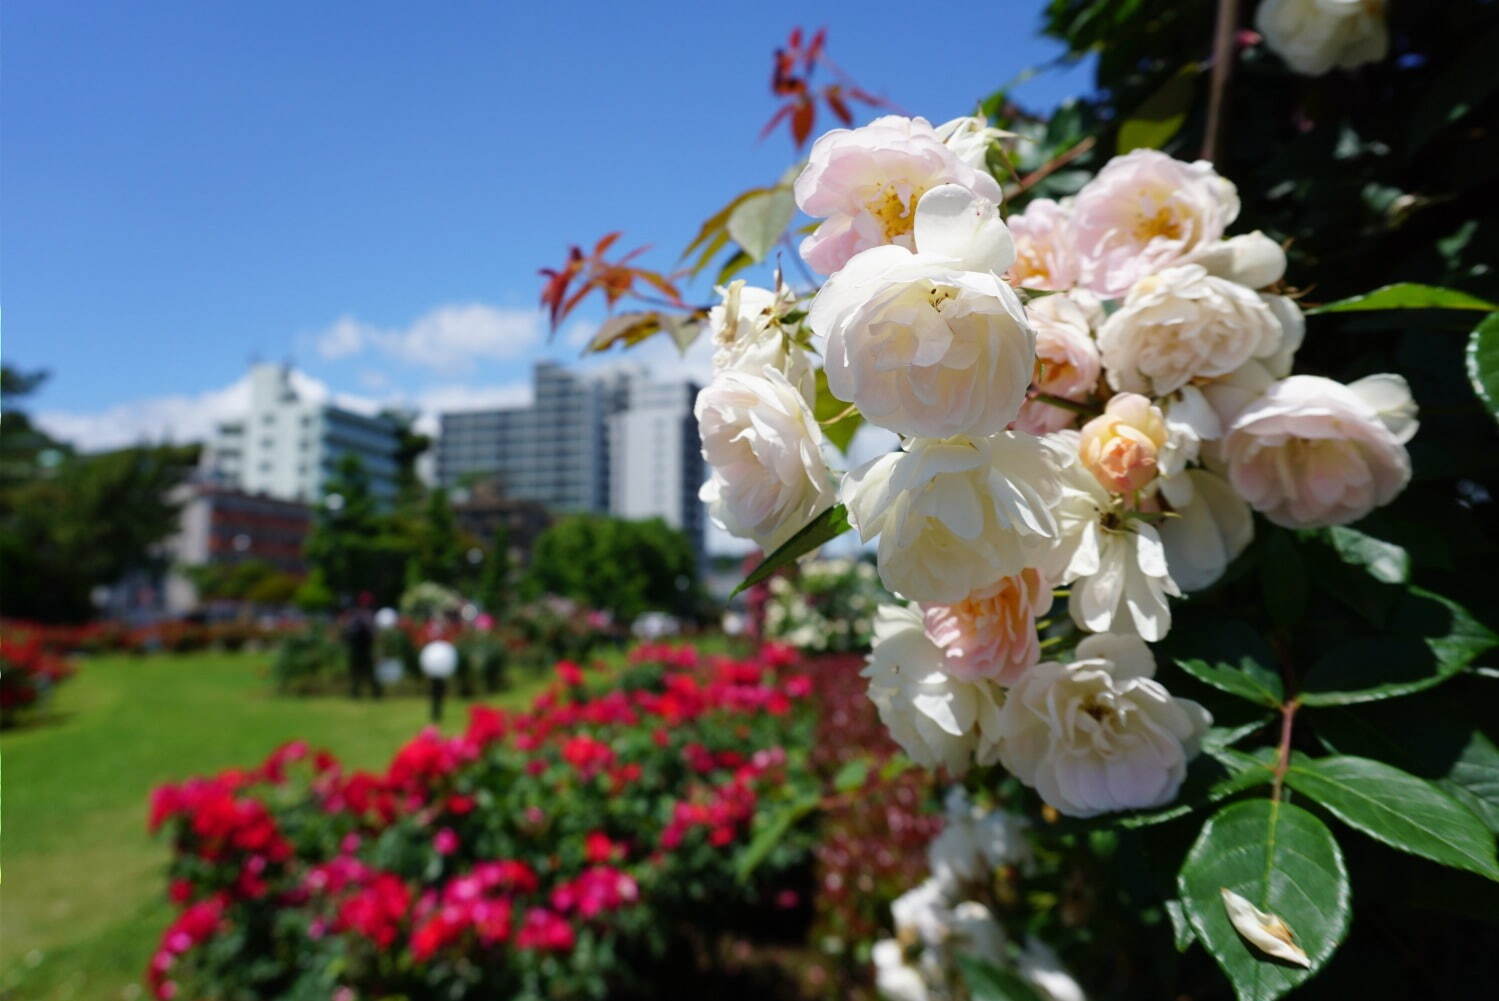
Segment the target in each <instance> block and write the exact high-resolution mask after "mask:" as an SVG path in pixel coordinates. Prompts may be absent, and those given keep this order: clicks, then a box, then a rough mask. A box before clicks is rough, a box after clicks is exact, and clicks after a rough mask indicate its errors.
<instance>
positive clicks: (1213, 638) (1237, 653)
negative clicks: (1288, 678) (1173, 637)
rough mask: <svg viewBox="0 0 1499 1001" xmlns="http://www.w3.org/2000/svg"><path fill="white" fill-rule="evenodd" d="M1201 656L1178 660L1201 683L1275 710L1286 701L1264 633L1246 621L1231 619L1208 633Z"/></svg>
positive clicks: (1182, 667) (1178, 663) (1196, 646)
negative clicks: (1251, 626)
mask: <svg viewBox="0 0 1499 1001" xmlns="http://www.w3.org/2000/svg"><path fill="white" fill-rule="evenodd" d="M1200 641H1201V644H1202V645H1201V646H1199V645H1197V644H1194V645H1193V646H1192V647H1190V649H1201V650H1202V652H1203V655H1202V656H1201V657H1193V658H1189V659H1183V660H1178V661H1177V662H1176V663H1177V666H1178V667H1180V668H1181V669H1182V670H1183V671H1186V672H1187V673H1188V674H1190V675H1192V677H1194V678H1196V679H1197V680H1198V681H1201V682H1204V683H1206V684H1209V685H1212V686H1213V687H1214V688H1217V689H1219V690H1220V691H1224V692H1228V693H1229V694H1230V695H1237V696H1238V697H1239V698H1241V699H1248V700H1249V701H1250V702H1256V703H1259V704H1260V705H1262V706H1270V707H1271V708H1274V707H1276V706H1279V705H1280V704H1281V702H1283V701H1284V700H1285V697H1286V693H1285V688H1284V686H1282V684H1281V680H1280V674H1279V673H1278V672H1277V671H1276V670H1275V668H1274V667H1273V666H1272V665H1273V664H1274V663H1275V654H1274V652H1273V651H1271V649H1270V647H1269V646H1268V645H1267V644H1266V643H1265V641H1264V639H1262V638H1261V637H1260V634H1259V633H1257V632H1255V631H1254V630H1253V629H1252V628H1250V626H1248V625H1247V624H1245V623H1243V622H1239V621H1237V620H1234V619H1230V620H1227V621H1224V622H1221V623H1218V624H1217V625H1216V626H1215V627H1214V628H1213V630H1212V631H1211V633H1206V632H1205V633H1204V634H1203V635H1202V636H1201V638H1200Z"/></svg>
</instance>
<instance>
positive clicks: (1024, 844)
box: [926, 786, 1033, 895]
mask: <svg viewBox="0 0 1499 1001" xmlns="http://www.w3.org/2000/svg"><path fill="white" fill-rule="evenodd" d="M945 812H946V823H945V824H944V825H943V827H942V833H940V834H938V835H937V836H936V837H935V838H933V839H932V841H931V843H930V844H929V845H927V850H926V857H927V865H928V866H929V867H930V868H931V870H932V878H933V879H935V880H936V881H937V882H938V883H939V884H940V885H941V886H942V887H943V888H944V889H945V890H946V891H947V892H948V894H949V895H953V894H956V893H958V892H959V891H960V890H961V889H963V888H964V887H967V886H971V885H972V884H975V883H978V882H980V881H982V880H985V879H987V878H988V877H989V874H990V872H991V871H992V870H994V869H996V868H998V867H999V866H1004V865H1015V866H1021V867H1028V866H1029V865H1030V863H1031V861H1032V859H1033V856H1032V853H1031V845H1030V841H1029V840H1028V838H1027V837H1026V832H1027V830H1028V829H1029V827H1030V825H1029V824H1028V823H1027V822H1026V820H1025V818H1024V817H1022V816H1020V815H1018V814H1012V813H1008V812H1006V811H1005V810H999V809H996V810H988V811H986V810H982V809H980V808H978V807H976V806H974V805H973V804H972V803H971V802H970V801H969V799H968V795H967V793H965V792H964V790H963V787H962V786H953V788H952V789H950V790H948V794H947V801H946V811H945Z"/></svg>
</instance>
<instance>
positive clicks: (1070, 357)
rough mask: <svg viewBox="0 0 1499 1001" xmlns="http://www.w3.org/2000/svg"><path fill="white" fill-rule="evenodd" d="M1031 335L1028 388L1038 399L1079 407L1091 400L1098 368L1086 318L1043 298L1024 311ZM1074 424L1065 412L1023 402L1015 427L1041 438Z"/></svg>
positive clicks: (1066, 303)
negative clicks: (1064, 401) (1072, 402)
mask: <svg viewBox="0 0 1499 1001" xmlns="http://www.w3.org/2000/svg"><path fill="white" fill-rule="evenodd" d="M1025 312H1026V317H1027V318H1028V319H1029V320H1030V321H1031V326H1032V327H1034V328H1035V330H1036V373H1035V375H1034V377H1033V378H1032V379H1031V384H1032V385H1033V386H1035V388H1036V389H1037V390H1038V391H1039V392H1042V393H1047V394H1049V395H1051V396H1060V397H1063V398H1064V399H1068V400H1076V401H1078V402H1079V403H1081V402H1083V401H1085V400H1087V399H1088V397H1089V396H1091V395H1092V394H1093V389H1094V387H1096V386H1097V385H1098V376H1099V373H1100V371H1101V366H1100V362H1099V357H1098V345H1097V344H1095V343H1094V342H1093V332H1092V330H1091V328H1090V327H1089V324H1088V313H1087V311H1086V310H1084V309H1083V307H1082V306H1080V305H1078V304H1077V303H1076V302H1074V301H1073V300H1072V299H1071V298H1069V297H1068V296H1065V295H1049V296H1047V297H1046V298H1044V299H1037V300H1036V301H1034V302H1032V303H1029V304H1028V305H1027V306H1026V307H1025ZM1076 419H1077V414H1075V413H1073V412H1072V411H1071V410H1064V409H1063V408H1061V407H1054V406H1052V405H1051V404H1049V403H1043V402H1041V401H1040V400H1027V401H1026V403H1025V404H1024V405H1023V406H1021V408H1020V416H1019V417H1017V418H1016V419H1015V427H1017V428H1019V429H1020V430H1021V431H1028V432H1030V433H1031V434H1046V433H1048V432H1050V431H1060V430H1061V429H1062V428H1065V427H1070V426H1071V425H1072V422H1073V421H1075V420H1076Z"/></svg>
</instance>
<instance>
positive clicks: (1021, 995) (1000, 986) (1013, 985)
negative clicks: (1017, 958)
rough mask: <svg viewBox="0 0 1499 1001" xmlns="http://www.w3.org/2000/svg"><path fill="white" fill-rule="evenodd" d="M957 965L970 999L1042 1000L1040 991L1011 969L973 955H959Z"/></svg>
mask: <svg viewBox="0 0 1499 1001" xmlns="http://www.w3.org/2000/svg"><path fill="white" fill-rule="evenodd" d="M958 966H959V968H960V969H962V971H963V982H964V983H965V984H966V985H967V987H968V997H969V998H970V999H971V1001H1042V998H1041V993H1040V992H1039V991H1037V990H1036V988H1034V987H1032V986H1031V985H1030V984H1029V983H1028V982H1027V981H1026V980H1025V979H1024V978H1023V977H1021V976H1020V974H1018V973H1016V972H1014V971H1013V970H1005V969H1001V968H1000V967H998V966H995V965H994V964H993V963H988V962H985V961H984V960H982V959H979V958H977V957H975V956H959V957H958Z"/></svg>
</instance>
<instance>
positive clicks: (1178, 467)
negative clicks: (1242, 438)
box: [1156, 386, 1223, 489]
mask: <svg viewBox="0 0 1499 1001" xmlns="http://www.w3.org/2000/svg"><path fill="white" fill-rule="evenodd" d="M1160 407H1161V412H1162V413H1163V414H1165V416H1166V447H1165V448H1163V449H1161V451H1160V454H1159V455H1158V456H1157V457H1156V462H1157V466H1158V468H1159V470H1160V474H1161V476H1162V478H1163V482H1162V489H1168V488H1167V484H1166V482H1164V481H1167V480H1169V479H1170V478H1172V477H1174V476H1177V475H1178V474H1180V473H1181V472H1182V470H1184V469H1186V467H1187V464H1188V463H1192V462H1196V461H1197V458H1198V455H1199V454H1200V453H1201V451H1202V443H1203V442H1205V441H1217V440H1218V439H1219V438H1222V437H1223V422H1222V421H1221V420H1220V419H1219V417H1218V413H1217V411H1215V410H1214V409H1213V407H1212V405H1211V404H1209V403H1208V399H1207V397H1206V396H1204V395H1203V393H1202V390H1200V389H1198V388H1197V387H1196V386H1183V387H1182V388H1181V389H1179V390H1177V391H1176V392H1175V393H1173V394H1172V395H1171V396H1170V397H1168V398H1166V399H1164V400H1162V401H1161V402H1160Z"/></svg>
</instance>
